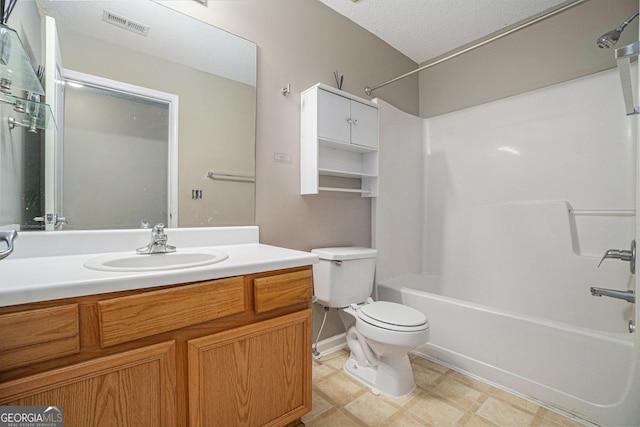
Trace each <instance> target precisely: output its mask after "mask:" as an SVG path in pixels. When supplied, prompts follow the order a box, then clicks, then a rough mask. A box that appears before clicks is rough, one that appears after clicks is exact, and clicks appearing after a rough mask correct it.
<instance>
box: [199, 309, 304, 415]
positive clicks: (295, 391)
mask: <svg viewBox="0 0 640 427" xmlns="http://www.w3.org/2000/svg"><path fill="white" fill-rule="evenodd" d="M188 358H189V424H190V425H191V426H194V427H197V426H200V427H212V426H222V427H228V426H265V425H269V426H282V425H287V424H288V423H290V422H292V421H294V420H296V419H297V418H300V417H301V416H302V415H304V414H305V413H307V412H309V410H310V409H311V310H304V311H300V312H296V313H293V314H289V315H286V316H281V317H276V318H274V319H270V320H266V321H264V322H260V323H256V324H252V325H248V326H244V327H240V328H236V329H233V330H230V331H225V332H221V333H219V334H214V335H209V336H206V337H202V338H197V339H194V340H191V341H189V346H188Z"/></svg>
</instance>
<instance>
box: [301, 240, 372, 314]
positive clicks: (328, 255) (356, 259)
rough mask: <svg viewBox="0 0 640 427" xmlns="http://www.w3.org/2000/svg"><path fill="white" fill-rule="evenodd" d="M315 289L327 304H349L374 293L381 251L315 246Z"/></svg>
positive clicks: (333, 305) (319, 300)
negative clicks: (378, 255)
mask: <svg viewBox="0 0 640 427" xmlns="http://www.w3.org/2000/svg"><path fill="white" fill-rule="evenodd" d="M311 252H312V253H314V254H316V255H318V257H319V258H320V262H318V263H317V264H314V265H313V291H314V294H315V296H316V298H317V301H318V303H320V304H322V305H323V306H325V307H346V306H348V305H349V304H351V303H361V302H363V301H364V300H366V299H367V297H369V296H371V291H372V290H373V274H374V272H375V269H376V254H377V252H378V251H376V250H375V249H370V248H361V247H335V248H320V249H313V250H312V251H311Z"/></svg>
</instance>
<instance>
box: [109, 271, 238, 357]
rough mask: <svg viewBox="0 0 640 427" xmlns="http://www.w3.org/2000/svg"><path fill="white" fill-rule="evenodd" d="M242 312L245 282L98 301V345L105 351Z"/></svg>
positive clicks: (212, 283) (216, 282)
mask: <svg viewBox="0 0 640 427" xmlns="http://www.w3.org/2000/svg"><path fill="white" fill-rule="evenodd" d="M244 310H245V296H244V280H243V278H242V277H241V276H240V277H232V278H229V279H220V280H212V281H208V282H202V283H197V284H193V285H185V286H178V287H175V288H171V289H163V290H159V291H152V292H144V293H141V294H137V295H131V296H126V297H120V298H113V299H109V300H104V301H100V302H99V303H98V314H99V318H100V343H101V345H102V347H108V346H111V345H115V344H120V343H123V342H127V341H132V340H135V339H138V338H142V337H147V336H151V335H155V334H159V333H161V332H167V331H172V330H175V329H180V328H183V327H186V326H190V325H196V324H198V323H202V322H206V321H208V320H213V319H217V318H220V317H224V316H229V315H231V314H236V313H240V312H242V311H244Z"/></svg>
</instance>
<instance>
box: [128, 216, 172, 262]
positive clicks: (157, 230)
mask: <svg viewBox="0 0 640 427" xmlns="http://www.w3.org/2000/svg"><path fill="white" fill-rule="evenodd" d="M175 251H176V247H175V246H171V245H167V235H166V234H165V232H164V224H156V225H155V226H154V227H153V230H151V241H150V242H149V244H148V245H147V246H143V247H141V248H138V249H136V253H138V254H140V255H145V254H166V253H169V252H175Z"/></svg>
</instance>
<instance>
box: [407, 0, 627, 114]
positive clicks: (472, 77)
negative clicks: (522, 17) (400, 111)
mask: <svg viewBox="0 0 640 427" xmlns="http://www.w3.org/2000/svg"><path fill="white" fill-rule="evenodd" d="M637 10H638V0H589V1H587V2H585V3H582V4H580V5H578V6H575V7H573V8H571V9H569V10H567V11H565V12H562V13H560V14H558V15H556V16H553V17H551V18H548V19H546V20H544V21H542V22H539V23H537V24H535V25H532V26H531V27H528V28H525V29H523V30H520V31H517V32H515V33H513V34H511V35H509V36H507V37H504V38H502V39H500V40H497V41H495V42H492V43H489V44H487V45H485V46H482V47H480V48H478V49H475V50H473V51H471V52H468V53H466V54H464V55H461V56H459V57H457V58H454V59H452V60H449V61H446V62H443V63H442V64H439V65H436V66H434V67H433V68H429V69H426V70H424V71H421V72H420V73H419V74H420V116H422V117H432V116H436V115H439V114H443V113H448V112H451V111H456V110H460V109H462V108H466V107H470V106H474V105H479V104H483V103H485V102H489V101H493V100H496V99H501V98H505V97H508V96H513V95H516V94H519V93H523V92H527V91H530V90H534V89H538V88H542V87H546V86H549V85H552V84H556V83H560V82H563V81H567V80H571V79H574V78H578V77H582V76H585V75H588V74H592V73H595V72H598V71H602V70H606V69H609V68H612V67H615V66H616V64H615V59H614V50H615V48H613V49H599V48H598V47H597V46H596V39H597V38H598V37H599V36H600V35H602V34H604V33H606V32H607V31H609V30H612V29H614V28H616V27H617V26H618V25H620V24H621V23H622V22H623V21H624V20H625V19H627V18H628V17H629V16H630V15H631V14H632V13H634V12H635V11H637ZM460 25H464V23H461V24H460ZM637 39H638V19H636V20H635V21H634V22H633V23H632V24H630V25H629V26H628V27H627V28H626V30H625V31H624V32H623V33H622V37H621V38H620V41H619V42H618V44H617V45H616V47H620V46H624V45H626V44H629V43H632V42H634V41H636V40H637ZM421 65H424V64H421Z"/></svg>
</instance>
